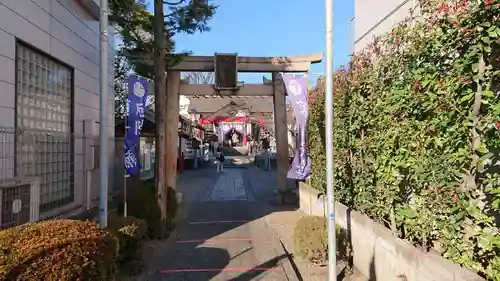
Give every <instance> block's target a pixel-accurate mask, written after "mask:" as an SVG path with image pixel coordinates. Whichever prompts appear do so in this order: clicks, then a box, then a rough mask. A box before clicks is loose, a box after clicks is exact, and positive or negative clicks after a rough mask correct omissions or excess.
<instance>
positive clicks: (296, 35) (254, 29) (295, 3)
mask: <svg viewBox="0 0 500 281" xmlns="http://www.w3.org/2000/svg"><path fill="white" fill-rule="evenodd" d="M213 2H214V3H216V4H217V5H219V8H218V9H217V13H216V14H215V16H214V18H213V20H212V21H211V22H210V27H211V30H210V31H209V32H206V33H203V34H199V33H197V34H194V35H187V34H179V35H176V37H175V41H176V44H177V50H178V51H180V50H188V51H192V52H193V54H197V55H213V53H215V52H219V53H235V52H236V53H238V55H240V56H288V55H301V54H311V53H317V52H324V50H325V8H324V1H321V0H213ZM334 2H335V7H334V65H335V67H338V66H340V65H341V64H344V63H346V62H347V61H348V59H349V53H350V52H351V49H352V35H351V19H352V17H353V11H354V4H353V0H335V1H334ZM149 9H150V10H151V11H153V9H152V1H151V3H150V4H149ZM323 61H324V60H323ZM323 73H324V64H323V63H321V64H316V65H313V66H312V68H311V71H310V80H311V82H312V83H314V81H315V80H316V79H317V76H318V75H319V74H323ZM262 76H263V74H262V73H261V74H253V73H252V74H240V77H239V80H244V81H245V82H248V83H260V82H261V81H262Z"/></svg>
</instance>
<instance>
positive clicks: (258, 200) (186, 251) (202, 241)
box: [130, 166, 298, 281]
mask: <svg viewBox="0 0 500 281" xmlns="http://www.w3.org/2000/svg"><path fill="white" fill-rule="evenodd" d="M210 169H213V168H210ZM210 169H209V170H207V171H205V172H203V171H200V173H206V175H207V176H209V177H210V180H206V181H205V186H204V187H201V186H200V185H203V183H202V182H201V181H197V186H196V187H195V188H196V189H197V190H198V197H197V200H196V199H195V196H194V194H193V193H191V194H190V195H189V196H187V198H189V200H190V202H191V203H187V204H192V208H191V210H190V211H189V212H188V214H186V216H185V217H184V218H183V220H182V222H180V223H179V225H178V226H177V232H176V233H175V235H174V236H172V237H171V238H170V239H169V240H170V243H169V245H164V246H162V248H163V249H161V248H156V249H155V247H154V246H152V248H151V252H156V254H154V255H155V257H154V260H151V261H150V263H154V265H153V264H148V270H147V271H146V272H145V273H143V274H142V275H141V276H140V277H137V278H135V279H130V280H152V281H159V280H173V281H175V280H178V281H181V280H182V281H190V280H192V281H205V280H217V281H219V280H220V281H226V280H233V281H249V280H269V281H285V280H298V279H297V276H296V274H295V272H294V271H293V268H292V267H291V264H290V262H289V260H288V257H287V255H286V253H285V251H284V249H283V247H282V246H281V243H280V242H279V240H278V238H277V235H276V233H275V232H274V231H273V230H272V229H270V228H269V227H268V225H267V223H266V221H265V219H264V217H265V216H266V215H267V213H266V211H267V210H268V208H267V206H268V203H269V202H268V201H267V200H266V199H268V198H269V196H272V189H271V190H270V191H268V190H264V191H263V190H262V186H261V185H260V184H259V182H258V181H254V178H255V176H254V173H255V170H254V169H255V167H251V166H243V167H242V166H239V167H236V166H233V167H228V168H227V169H226V170H225V171H224V173H221V174H217V173H216V172H215V170H210ZM205 170H206V169H205ZM209 171H211V173H210V172H209ZM257 172H259V171H257ZM262 173H265V172H262ZM202 190H203V191H202ZM179 191H181V192H183V191H182V190H179Z"/></svg>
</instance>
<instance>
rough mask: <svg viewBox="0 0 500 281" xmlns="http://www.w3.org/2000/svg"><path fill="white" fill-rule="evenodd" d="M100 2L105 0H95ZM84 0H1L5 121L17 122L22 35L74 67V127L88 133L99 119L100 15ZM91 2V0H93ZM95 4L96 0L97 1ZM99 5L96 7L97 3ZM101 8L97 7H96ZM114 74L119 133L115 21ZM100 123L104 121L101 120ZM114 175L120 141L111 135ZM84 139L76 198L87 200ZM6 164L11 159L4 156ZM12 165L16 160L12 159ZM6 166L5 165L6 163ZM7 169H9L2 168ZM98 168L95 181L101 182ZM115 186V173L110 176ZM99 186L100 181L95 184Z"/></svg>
mask: <svg viewBox="0 0 500 281" xmlns="http://www.w3.org/2000/svg"><path fill="white" fill-rule="evenodd" d="M93 1H94V2H96V3H98V2H99V1H96V0H93ZM83 2H84V0H81V2H80V1H76V0H0V65H1V67H0V89H2V92H1V97H0V127H12V128H13V127H14V125H15V73H16V66H15V55H16V39H17V40H20V41H22V42H24V43H26V44H28V45H30V46H32V47H34V48H36V49H38V50H40V51H42V52H44V53H46V54H48V55H49V56H52V57H54V58H55V59H57V60H59V61H61V62H63V63H65V64H67V65H69V66H70V67H72V68H73V69H74V77H73V78H74V80H73V81H74V82H73V83H74V89H73V90H74V102H73V106H74V114H73V119H74V133H75V134H77V135H80V136H81V135H82V134H83V133H84V126H83V122H84V120H86V119H90V120H94V121H95V122H98V120H99V65H100V62H99V57H100V52H99V38H100V37H99V21H98V19H97V18H96V15H95V14H94V15H91V14H90V13H89V11H90V10H91V9H89V8H88V7H85V8H84V7H83V6H82V4H81V3H83ZM87 4H88V2H87ZM92 4H93V5H94V4H95V3H92ZM94 8H95V7H94ZM94 12H95V9H94ZM109 31H110V33H109V34H110V42H109V48H108V52H109V61H108V64H109V75H108V83H109V88H108V97H109V100H108V106H109V108H108V113H109V114H108V118H109V119H108V126H109V127H108V136H109V137H110V138H111V137H113V136H114V91H113V74H112V73H113V69H112V67H113V46H114V42H113V34H114V31H113V29H112V28H111V27H110V29H109ZM97 126H98V124H97ZM109 143H110V147H109V151H110V155H109V159H111V161H110V167H109V168H110V173H109V174H110V175H113V173H112V172H111V171H112V165H113V162H114V161H112V159H114V142H113V141H110V142H109ZM84 146H85V144H84V141H83V137H76V138H75V158H74V159H75V160H74V165H75V171H76V172H75V175H74V182H75V185H74V189H75V195H74V201H75V202H74V204H71V205H81V204H84V203H85V202H84V201H85V199H84V197H85V196H86V194H85V175H84V172H83V171H84V170H85V167H84V163H85V162H84V154H83V153H84ZM1 165H2V166H4V165H6V164H5V163H4V162H2V163H1ZM9 166H10V165H9ZM4 168H5V166H4V167H0V169H4ZM2 172H3V171H2ZM97 176H98V173H93V176H92V177H93V178H92V182H98V178H97ZM109 185H110V189H111V187H112V185H113V177H112V176H110V184H109ZM93 188H94V189H95V188H98V187H97V186H94V187H93Z"/></svg>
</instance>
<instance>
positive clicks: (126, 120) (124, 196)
mask: <svg viewBox="0 0 500 281" xmlns="http://www.w3.org/2000/svg"><path fill="white" fill-rule="evenodd" d="M125 108H126V110H125V112H126V113H125V118H124V119H125V136H127V124H128V114H129V110H130V108H129V107H128V93H127V106H126V107H125ZM125 140H126V137H125V138H124V139H123V141H124V142H125ZM123 217H124V218H126V217H127V169H124V173H123Z"/></svg>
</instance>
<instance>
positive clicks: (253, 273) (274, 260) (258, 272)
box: [228, 255, 288, 281]
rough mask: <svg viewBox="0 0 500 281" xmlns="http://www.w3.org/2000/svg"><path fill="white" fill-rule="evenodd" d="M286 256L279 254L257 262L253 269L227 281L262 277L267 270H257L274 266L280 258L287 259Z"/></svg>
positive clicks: (246, 280) (247, 280)
mask: <svg viewBox="0 0 500 281" xmlns="http://www.w3.org/2000/svg"><path fill="white" fill-rule="evenodd" d="M287 258H288V257H287V256H286V255H281V256H278V257H274V258H272V259H270V260H268V261H266V262H264V263H261V264H259V265H258V266H256V267H255V268H254V269H255V270H251V271H247V272H245V273H242V274H240V275H239V276H237V277H234V278H231V279H229V280H228V281H249V280H254V278H257V277H259V278H263V277H265V275H266V273H267V271H263V270H259V269H262V268H275V267H276V266H277V265H278V264H279V263H280V261H281V260H283V259H287Z"/></svg>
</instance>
